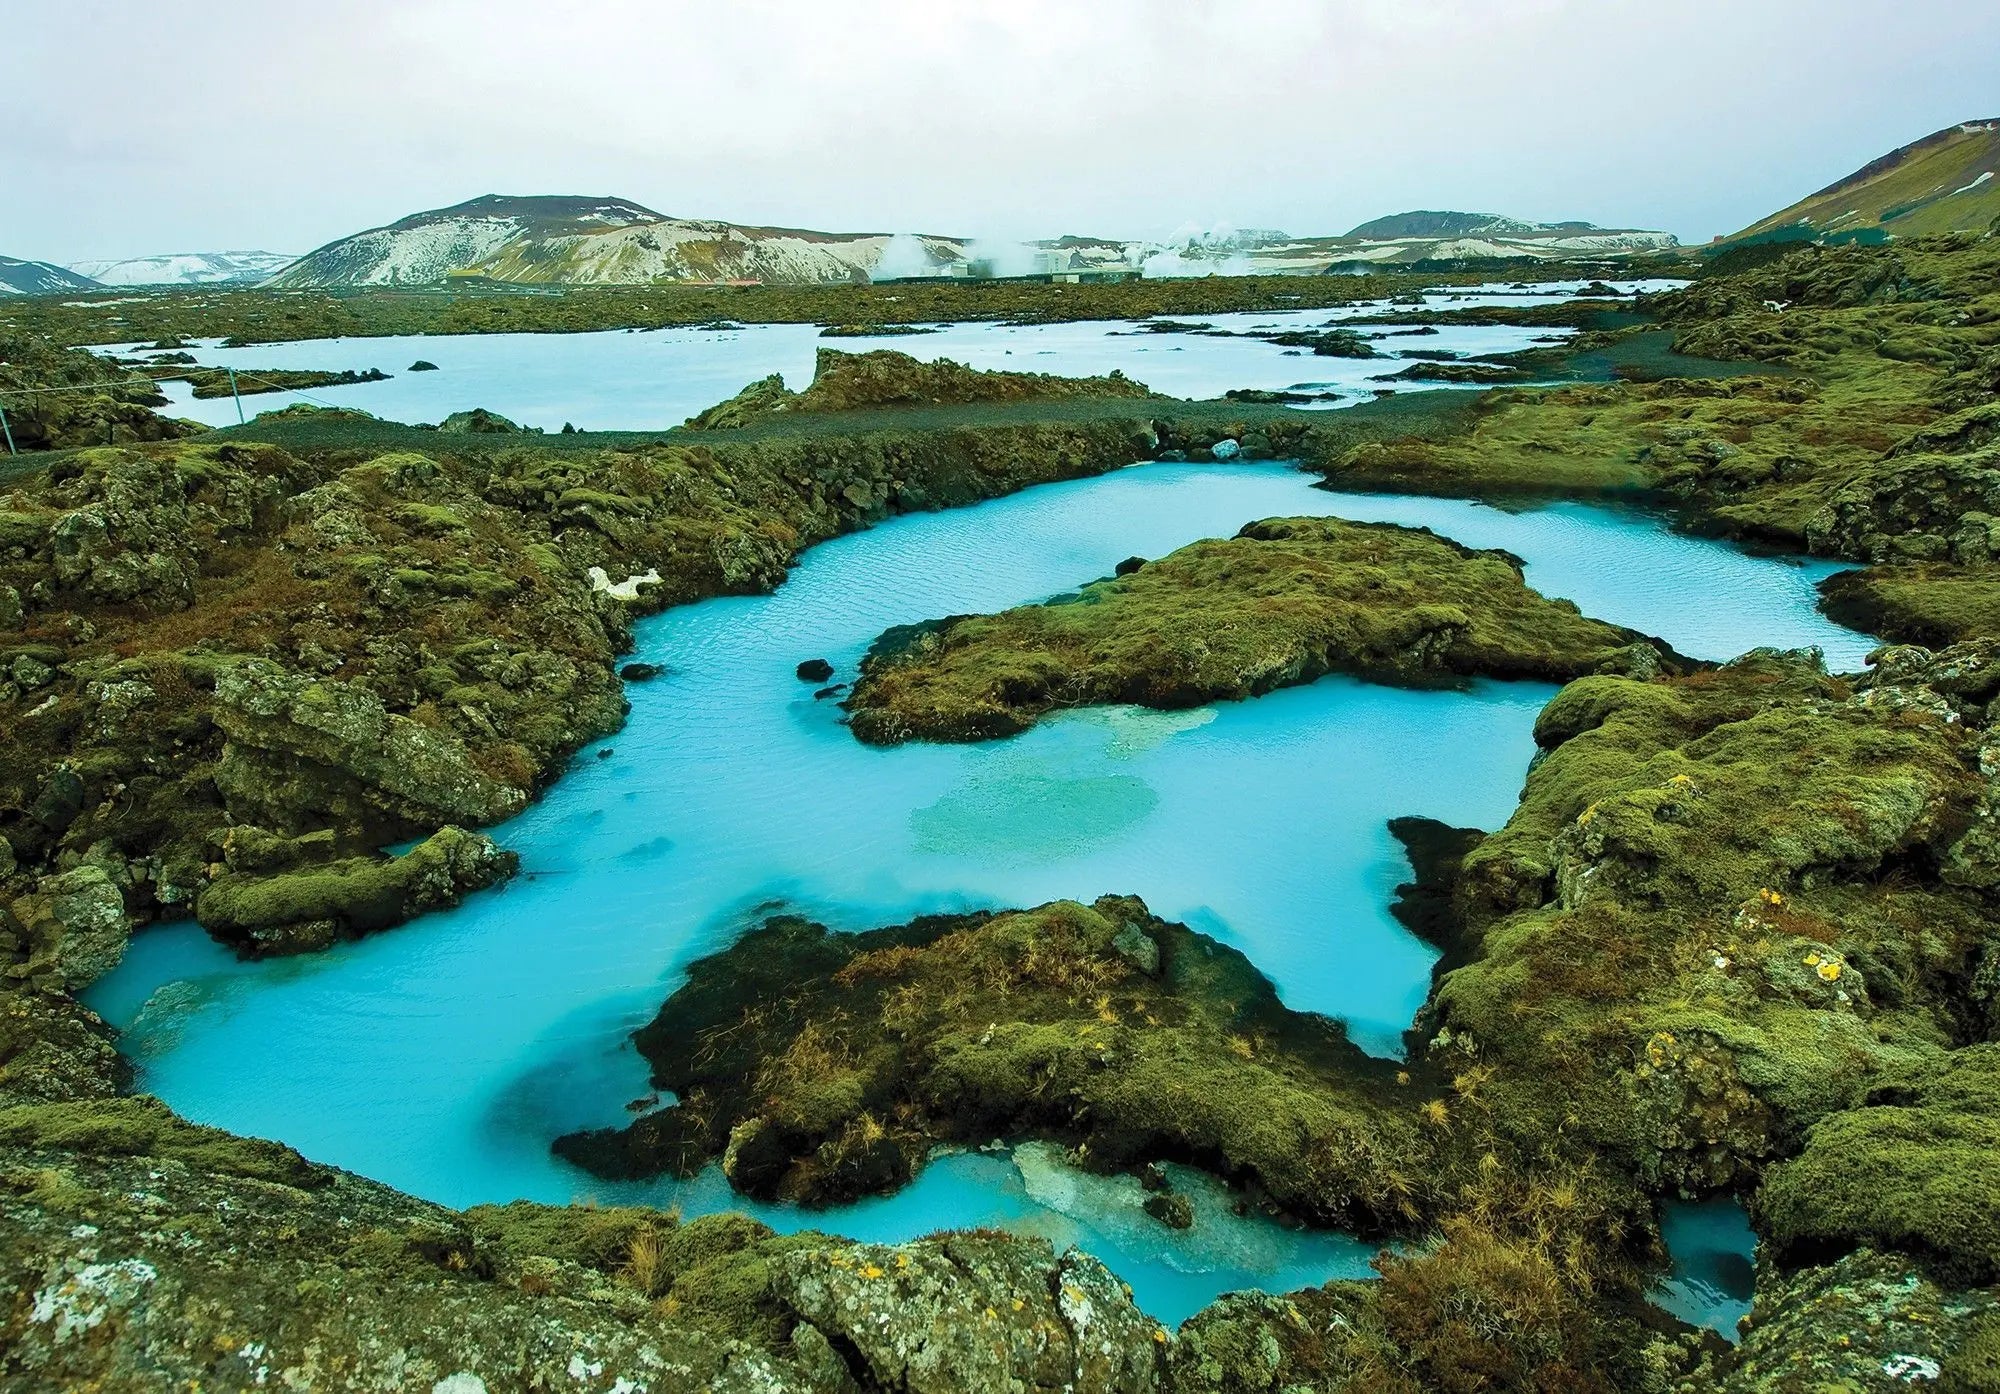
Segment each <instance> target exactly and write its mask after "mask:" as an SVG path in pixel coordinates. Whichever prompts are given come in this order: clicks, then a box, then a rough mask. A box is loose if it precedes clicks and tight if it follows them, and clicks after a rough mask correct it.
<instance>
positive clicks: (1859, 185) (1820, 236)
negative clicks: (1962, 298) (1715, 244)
mask: <svg viewBox="0 0 2000 1394" xmlns="http://www.w3.org/2000/svg"><path fill="white" fill-rule="evenodd" d="M1996 219H2000V118H1994V119H1988V120H1983V121H1963V122H1960V123H1959V124H1958V125H1956V126H1947V127H1945V128H1944V129H1943V130H1941V131H1933V132H1932V133H1931V134H1929V135H1927V136H1925V137H1924V138H1923V139H1922V140H1914V141H1911V142H1910V143H1909V144H1908V145H1901V146H1898V147H1897V148H1896V149H1894V150H1891V151H1890V152H1889V153H1888V154H1886V155H1883V156H1881V157H1880V158H1878V159H1874V160H1870V161H1869V162H1868V163H1867V164H1865V165H1863V166H1862V167H1861V168H1860V169H1857V170H1855V171H1854V173H1852V174H1850V175H1848V176H1847V177H1846V178H1844V179H1837V180H1835V181H1834V182H1833V183H1831V184H1829V185H1827V186H1826V187H1825V188H1824V189H1821V190H1819V191H1818V192H1817V193H1813V194H1809V195H1807V196H1806V197H1805V198H1802V199H1800V200H1799V201H1798V202H1797V203H1794V204H1792V205H1791V206H1790V207H1788V208H1783V209H1780V210H1779V211H1778V212H1776V213H1773V214H1772V215H1771V216H1770V217H1768V218H1764V219H1762V220H1761V221H1759V222H1755V223H1752V224H1751V225H1750V226H1749V227H1747V228H1744V229H1743V230H1742V231H1741V232H1739V233H1736V234H1735V235H1733V236H1731V237H1728V238H1725V239H1723V240H1724V242H1725V243H1727V244H1741V243H1745V242H1791V241H1814V242H1882V241H1886V240H1888V239H1889V238H1891V237H1924V236H1929V235H1931V234H1934V233H1941V232H1968V231H1984V230H1985V229H1987V228H1989V227H1992V226H1994V224H1995V220H1996Z"/></svg>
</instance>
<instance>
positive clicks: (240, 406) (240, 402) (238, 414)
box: [223, 368, 243, 426]
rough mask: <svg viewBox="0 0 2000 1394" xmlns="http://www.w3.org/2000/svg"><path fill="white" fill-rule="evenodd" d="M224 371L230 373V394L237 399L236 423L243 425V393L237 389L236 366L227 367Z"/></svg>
mask: <svg viewBox="0 0 2000 1394" xmlns="http://www.w3.org/2000/svg"><path fill="white" fill-rule="evenodd" d="M223 371H224V372H226V373H228V374H229V395H230V396H232V397H234V398H235V399H236V424H237V425H239V426H241V425H242V424H243V394H242V393H241V392H238V391H237V390H236V370H235V369H234V368H225V369H223Z"/></svg>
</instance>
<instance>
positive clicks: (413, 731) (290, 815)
mask: <svg viewBox="0 0 2000 1394" xmlns="http://www.w3.org/2000/svg"><path fill="white" fill-rule="evenodd" d="M215 724H216V725H217V726H218V727H220V728H221V730H222V731H223V733H224V735H226V736H227V737H228V742H229V743H228V745H227V746H226V747H225V748H224V752H223V758H222V763H221V764H220V765H218V766H217V768H216V773H215V778H216V784H217V786H218V787H219V788H220V789H221V790H222V792H223V797H224V798H225V799H226V800H227V802H228V805H229V810H230V812H231V814H232V815H234V816H235V817H236V818H237V819H238V820H239V821H242V822H246V823H264V824H267V825H270V826H274V827H278V828H282V829H286V830H289V831H305V830H307V829H309V828H311V827H313V826H316V825H325V824H329V823H330V824H336V825H346V826H357V825H358V826H361V827H386V828H390V829H412V828H423V827H434V826H436V825H437V824H439V823H444V822H453V821H457V822H467V823H475V824H478V823H493V822H498V821H499V820H500V819H502V818H505V817H507V816H509V815H510V814H513V813H517V812H519V811H520V809H521V808H522V806H523V805H524V804H525V803H526V802H527V792H526V791H525V790H522V789H518V788H513V787H511V786H508V785H505V784H501V783H500V782H498V781H496V780H494V779H491V778H489V777H487V776H486V775H485V774H484V773H482V772H481V771H480V770H479V769H478V768H477V767H475V766H474V765H473V763H472V761H471V759H470V757H469V756H468V755H467V754H466V751H465V747H464V746H463V744H462V743H460V742H459V741H457V740H455V739H454V738H452V737H451V736H449V735H447V734H444V733H442V732H439V731H436V730H433V729H431V728H430V727H427V726H423V725H420V724H419V723H417V722H415V721H412V720H411V719H410V718H408V717H405V716H398V715H395V714H394V713H391V712H389V711H388V710H386V709H385V708H384V707H383V705H382V701H381V699H380V698H378V697H376V696H375V695H374V694H373V693H372V692H369V691H367V690H366V689H364V688H360V687H357V686H354V685H353V684H350V683H344V682H339V681H336V680H333V679H324V678H322V679H313V678H308V677H304V676H301V675H299V674H297V673H291V672H287V671H286V670H284V669H282V668H280V667H278V666H277V665H276V664H274V663H269V662H266V661H264V660H262V659H248V658H246V659H239V660H235V661H233V662H230V663H227V664H225V665H223V666H222V667H221V668H220V669H219V670H218V671H217V673H216V678H215Z"/></svg>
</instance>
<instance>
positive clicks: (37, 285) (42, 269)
mask: <svg viewBox="0 0 2000 1394" xmlns="http://www.w3.org/2000/svg"><path fill="white" fill-rule="evenodd" d="M103 288H104V287H103V286H101V285H99V284H98V283H97V282H96V281H93V280H92V279H91V278H90V277H88V276H79V275H77V274H76V273H75V272H74V271H69V270H65V269H64V268H62V267H60V266H54V265H51V264H50V263H48V262H46V261H22V260H21V259H20V258H18V257H0V295H47V294H48V293H50V292H51V291H60V290H102V289H103Z"/></svg>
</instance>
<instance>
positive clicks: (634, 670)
mask: <svg viewBox="0 0 2000 1394" xmlns="http://www.w3.org/2000/svg"><path fill="white" fill-rule="evenodd" d="M666 671H667V670H666V669H665V668H662V667H661V666H660V665H659V664H657V663H628V664H626V665H625V666H624V667H623V668H620V669H619V670H618V676H619V677H621V678H623V679H625V681H626V682H651V681H652V680H653V679H654V678H657V677H658V676H660V674H662V673H664V672H666Z"/></svg>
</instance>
